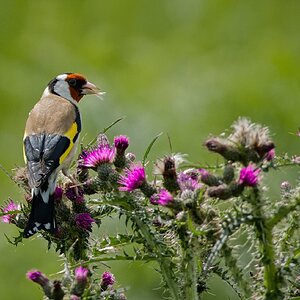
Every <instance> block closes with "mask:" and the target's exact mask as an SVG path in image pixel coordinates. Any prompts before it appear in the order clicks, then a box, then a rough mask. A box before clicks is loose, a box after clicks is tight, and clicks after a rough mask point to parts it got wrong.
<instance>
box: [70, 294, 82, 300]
mask: <svg viewBox="0 0 300 300" xmlns="http://www.w3.org/2000/svg"><path fill="white" fill-rule="evenodd" d="M80 299H81V298H80V297H79V296H77V295H71V296H70V300H80Z"/></svg>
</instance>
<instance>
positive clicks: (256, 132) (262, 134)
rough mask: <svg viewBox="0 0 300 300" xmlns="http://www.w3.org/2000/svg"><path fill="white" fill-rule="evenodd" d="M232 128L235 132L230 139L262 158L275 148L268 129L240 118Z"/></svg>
mask: <svg viewBox="0 0 300 300" xmlns="http://www.w3.org/2000/svg"><path fill="white" fill-rule="evenodd" d="M231 127H232V129H233V132H232V134H231V135H230V136H229V137H228V139H229V140H230V141H232V142H233V143H235V144H237V145H241V146H242V147H244V148H246V149H249V150H255V151H256V152H257V154H258V155H259V157H260V158H262V157H264V156H265V155H266V154H267V153H268V152H269V151H270V150H271V149H273V148H274V147H275V145H274V142H273V141H272V139H271V137H270V130H269V128H268V127H264V126H262V125H260V124H256V123H252V122H251V121H250V120H249V119H247V118H244V117H240V118H238V120H237V121H236V122H234V123H233V125H232V126H231Z"/></svg>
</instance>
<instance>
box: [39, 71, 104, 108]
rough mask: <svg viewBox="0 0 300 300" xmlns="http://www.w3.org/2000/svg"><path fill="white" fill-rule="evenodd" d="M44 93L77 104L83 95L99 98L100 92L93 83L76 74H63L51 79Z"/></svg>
mask: <svg viewBox="0 0 300 300" xmlns="http://www.w3.org/2000/svg"><path fill="white" fill-rule="evenodd" d="M44 93H51V94H55V95H57V96H60V97H63V98H65V99H67V100H70V101H72V102H74V101H75V102H79V101H80V100H81V98H82V97H83V96H84V95H96V96H101V95H102V94H103V92H101V91H100V89H99V88H97V87H96V86H95V85H94V84H93V83H90V82H88V81H87V79H86V78H85V77H84V76H83V75H81V74H78V73H64V74H61V75H58V76H56V77H55V78H54V79H52V80H51V81H50V82H49V83H48V86H47V88H46V90H45V92H44Z"/></svg>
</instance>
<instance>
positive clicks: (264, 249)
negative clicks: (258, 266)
mask: <svg viewBox="0 0 300 300" xmlns="http://www.w3.org/2000/svg"><path fill="white" fill-rule="evenodd" d="M253 196H254V205H253V207H254V211H253V212H254V215H255V217H256V218H255V220H254V226H255V229H256V237H257V239H258V242H259V251H260V253H261V261H262V264H263V266H264V285H265V287H266V293H265V298H264V299H265V300H281V299H282V297H283V295H282V293H281V291H280V289H279V281H280V280H279V277H278V270H277V268H276V266H275V263H274V261H275V251H274V247H273V235H272V227H270V226H269V224H267V222H266V217H265V216H264V213H263V210H262V203H261V198H260V193H259V190H258V189H257V188H254V189H253Z"/></svg>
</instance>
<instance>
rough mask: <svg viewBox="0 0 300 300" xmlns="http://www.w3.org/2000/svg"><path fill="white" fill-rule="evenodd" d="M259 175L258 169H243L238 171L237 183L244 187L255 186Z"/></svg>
mask: <svg viewBox="0 0 300 300" xmlns="http://www.w3.org/2000/svg"><path fill="white" fill-rule="evenodd" d="M259 173H260V169H255V168H254V166H252V165H249V166H247V167H244V168H242V169H241V171H240V179H239V183H240V184H243V185H244V186H256V185H257V183H258V175H259Z"/></svg>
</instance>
